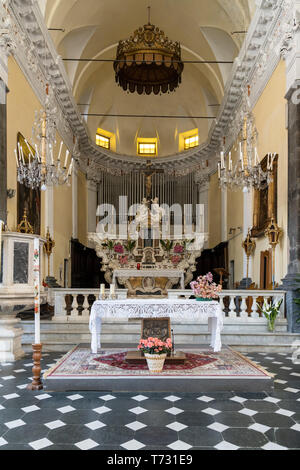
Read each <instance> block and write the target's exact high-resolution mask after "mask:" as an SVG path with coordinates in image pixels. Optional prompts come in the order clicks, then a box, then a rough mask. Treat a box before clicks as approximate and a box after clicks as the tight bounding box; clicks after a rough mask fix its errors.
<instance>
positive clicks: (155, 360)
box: [144, 353, 167, 374]
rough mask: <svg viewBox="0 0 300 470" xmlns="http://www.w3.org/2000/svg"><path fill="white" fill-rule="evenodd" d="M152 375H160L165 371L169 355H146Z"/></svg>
mask: <svg viewBox="0 0 300 470" xmlns="http://www.w3.org/2000/svg"><path fill="white" fill-rule="evenodd" d="M144 356H145V358H146V361H147V365H148V369H149V372H150V374H158V373H160V372H161V371H162V370H163V367H164V362H165V359H166V357H167V354H166V353H165V354H149V353H144Z"/></svg>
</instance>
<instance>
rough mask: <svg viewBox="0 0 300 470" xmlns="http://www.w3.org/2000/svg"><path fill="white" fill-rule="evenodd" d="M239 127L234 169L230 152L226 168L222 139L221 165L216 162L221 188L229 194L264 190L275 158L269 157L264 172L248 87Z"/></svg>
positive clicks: (271, 172) (271, 155)
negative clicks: (237, 153)
mask: <svg viewBox="0 0 300 470" xmlns="http://www.w3.org/2000/svg"><path fill="white" fill-rule="evenodd" d="M239 126H240V142H239V158H238V160H237V162H236V164H235V165H233V161H232V157H231V152H229V155H228V164H226V157H225V138H224V143H223V148H222V151H221V153H220V162H218V177H219V184H220V187H221V188H229V189H231V190H237V189H243V190H244V191H247V190H248V189H249V188H255V189H259V190H262V189H265V188H266V187H267V186H268V185H269V184H270V182H271V181H272V175H273V162H274V159H275V157H276V154H275V153H269V154H268V159H267V168H266V171H264V170H263V169H262V166H261V163H260V160H259V157H258V152H257V130H256V127H255V123H254V116H253V114H252V111H251V108H250V86H248V95H247V96H244V97H243V101H242V107H241V115H240V124H239Z"/></svg>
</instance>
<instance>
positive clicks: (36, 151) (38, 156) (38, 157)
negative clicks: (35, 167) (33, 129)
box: [34, 144, 41, 163]
mask: <svg viewBox="0 0 300 470" xmlns="http://www.w3.org/2000/svg"><path fill="white" fill-rule="evenodd" d="M34 148H35V154H36V158H37V159H38V162H39V163H40V162H41V159H40V155H39V151H38V148H37V145H36V144H35V146H34Z"/></svg>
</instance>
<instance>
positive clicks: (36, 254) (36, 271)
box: [33, 238, 41, 344]
mask: <svg viewBox="0 0 300 470" xmlns="http://www.w3.org/2000/svg"><path fill="white" fill-rule="evenodd" d="M33 277H34V343H35V344H40V342H41V332H40V240H39V238H35V239H34V242H33Z"/></svg>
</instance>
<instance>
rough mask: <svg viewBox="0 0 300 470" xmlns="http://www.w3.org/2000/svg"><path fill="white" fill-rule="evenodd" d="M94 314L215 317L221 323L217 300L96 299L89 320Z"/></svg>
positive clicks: (103, 316) (195, 318) (143, 316)
mask: <svg viewBox="0 0 300 470" xmlns="http://www.w3.org/2000/svg"><path fill="white" fill-rule="evenodd" d="M95 315H99V316H101V318H120V319H122V318H162V317H170V319H174V320H184V319H186V320H197V319H199V318H200V317H201V318H203V317H204V318H208V317H217V318H218V319H219V322H220V323H222V324H223V315H222V311H221V307H220V304H219V303H218V302H214V301H213V302H197V301H196V300H173V299H160V300H158V299H148V300H143V299H128V300H123V301H120V300H102V301H101V300H96V302H94V303H93V305H92V309H91V316H90V321H93V318H94V316H95Z"/></svg>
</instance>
